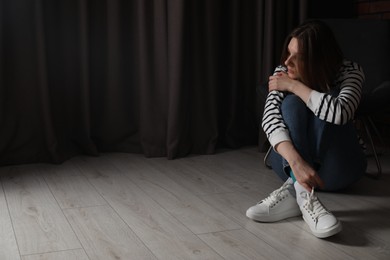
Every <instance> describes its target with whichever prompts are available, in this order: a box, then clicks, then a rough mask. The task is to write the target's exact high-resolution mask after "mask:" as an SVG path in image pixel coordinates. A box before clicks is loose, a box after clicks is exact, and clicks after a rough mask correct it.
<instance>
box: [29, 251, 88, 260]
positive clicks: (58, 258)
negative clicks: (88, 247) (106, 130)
mask: <svg viewBox="0 0 390 260" xmlns="http://www.w3.org/2000/svg"><path fill="white" fill-rule="evenodd" d="M22 260H89V258H88V256H87V255H86V254H85V252H84V250H83V249H75V250H67V251H59V252H52V253H45V254H36V255H26V256H23V257H22Z"/></svg>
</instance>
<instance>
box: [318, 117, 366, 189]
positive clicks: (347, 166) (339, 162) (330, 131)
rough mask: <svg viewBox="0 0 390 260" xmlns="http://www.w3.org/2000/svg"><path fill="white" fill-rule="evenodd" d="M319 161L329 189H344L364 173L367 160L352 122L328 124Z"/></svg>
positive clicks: (320, 171)
mask: <svg viewBox="0 0 390 260" xmlns="http://www.w3.org/2000/svg"><path fill="white" fill-rule="evenodd" d="M319 163H320V167H319V169H318V174H319V175H320V177H321V179H322V180H323V181H324V183H325V187H324V190H327V191H335V190H341V189H344V188H346V187H348V186H349V185H351V184H352V183H354V182H356V181H358V180H359V179H360V178H361V177H362V176H363V175H364V173H365V171H366V168H367V160H366V156H365V155H364V153H363V151H362V149H361V147H360V144H359V141H358V138H357V134H356V130H355V128H354V126H353V124H352V123H349V124H346V125H341V126H340V125H330V124H329V125H328V126H327V128H326V131H325V134H324V139H323V145H322V147H321V150H320V153H319Z"/></svg>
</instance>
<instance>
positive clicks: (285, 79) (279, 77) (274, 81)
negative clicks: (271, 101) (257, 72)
mask: <svg viewBox="0 0 390 260" xmlns="http://www.w3.org/2000/svg"><path fill="white" fill-rule="evenodd" d="M294 84H296V80H293V79H291V78H290V77H289V76H288V75H287V73H285V72H279V73H277V74H275V75H273V76H270V77H269V81H268V90H269V91H270V92H271V91H273V90H278V91H288V92H292V87H293V85H294Z"/></svg>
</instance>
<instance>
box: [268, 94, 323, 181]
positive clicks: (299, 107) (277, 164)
mask: <svg viewBox="0 0 390 260" xmlns="http://www.w3.org/2000/svg"><path fill="white" fill-rule="evenodd" d="M281 112H282V116H283V120H284V122H285V124H286V126H287V128H288V130H289V134H290V138H291V141H292V143H293V144H294V147H295V148H296V149H297V151H298V153H299V154H300V155H301V156H302V158H303V159H304V160H305V161H306V162H308V163H309V164H310V165H312V166H313V167H314V165H315V164H314V157H313V155H314V154H315V147H316V146H317V144H316V142H315V140H317V139H318V138H321V137H322V128H323V125H321V124H318V123H317V124H316V126H315V127H316V130H315V131H313V130H312V128H313V127H314V126H313V124H314V123H313V121H314V115H313V113H312V112H311V111H310V110H309V109H308V108H307V106H306V104H305V103H304V102H303V101H302V100H301V99H300V98H299V97H298V96H296V95H293V94H290V95H287V96H286V97H285V99H284V100H283V103H282V106H281ZM269 162H270V164H271V167H272V169H273V170H274V171H275V172H276V173H277V174H278V176H279V177H280V178H281V179H282V180H286V179H287V178H288V177H289V176H290V175H289V174H290V167H289V165H288V163H287V161H286V160H285V159H284V158H283V157H282V156H280V155H279V154H278V153H276V152H275V151H271V153H270V155H269Z"/></svg>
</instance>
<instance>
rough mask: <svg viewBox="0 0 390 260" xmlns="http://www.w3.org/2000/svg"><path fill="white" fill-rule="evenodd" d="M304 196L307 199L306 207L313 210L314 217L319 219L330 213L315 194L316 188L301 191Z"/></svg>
mask: <svg viewBox="0 0 390 260" xmlns="http://www.w3.org/2000/svg"><path fill="white" fill-rule="evenodd" d="M301 196H302V198H304V199H306V200H307V201H306V205H305V206H306V207H307V209H308V210H310V211H311V212H312V214H311V215H312V216H313V218H314V219H315V220H316V221H317V220H318V219H319V218H320V217H322V216H324V215H327V214H329V211H328V210H327V209H326V208H325V207H324V205H322V203H321V201H320V200H319V199H318V198H317V196H315V195H314V188H312V189H311V192H310V193H308V192H304V191H303V192H301Z"/></svg>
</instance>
